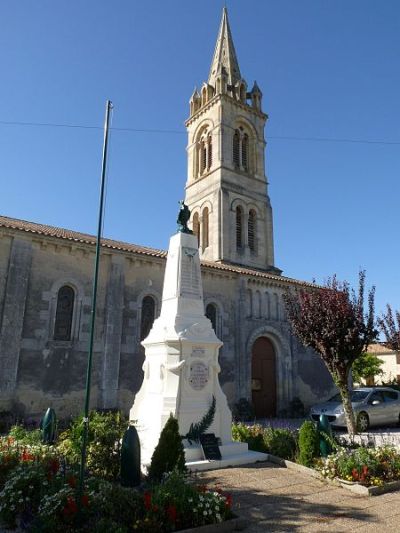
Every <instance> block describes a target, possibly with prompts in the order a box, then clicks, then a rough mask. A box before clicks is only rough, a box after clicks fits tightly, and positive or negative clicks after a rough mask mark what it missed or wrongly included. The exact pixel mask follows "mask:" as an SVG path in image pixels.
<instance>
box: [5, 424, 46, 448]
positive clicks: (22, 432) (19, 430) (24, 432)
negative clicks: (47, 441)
mask: <svg viewBox="0 0 400 533" xmlns="http://www.w3.org/2000/svg"><path fill="white" fill-rule="evenodd" d="M8 436H9V437H11V438H13V439H15V440H16V441H18V443H19V444H40V443H41V442H42V434H41V431H40V429H31V430H29V429H25V428H24V427H23V426H20V425H18V424H17V425H15V426H12V428H11V429H10V431H9V433H8Z"/></svg>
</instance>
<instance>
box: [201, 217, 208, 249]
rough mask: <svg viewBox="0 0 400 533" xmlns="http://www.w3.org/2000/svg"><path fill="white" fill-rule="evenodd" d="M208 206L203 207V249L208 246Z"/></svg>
mask: <svg viewBox="0 0 400 533" xmlns="http://www.w3.org/2000/svg"><path fill="white" fill-rule="evenodd" d="M208 218H209V217H208V207H205V208H204V209H203V215H202V224H203V228H202V229H203V231H202V239H203V243H202V245H203V250H205V249H206V248H207V246H208V244H209V243H208Z"/></svg>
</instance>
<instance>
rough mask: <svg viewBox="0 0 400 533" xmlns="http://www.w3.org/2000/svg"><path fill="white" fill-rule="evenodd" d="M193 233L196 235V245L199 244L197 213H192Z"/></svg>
mask: <svg viewBox="0 0 400 533" xmlns="http://www.w3.org/2000/svg"><path fill="white" fill-rule="evenodd" d="M193 233H194V234H195V235H196V237H197V245H198V246H200V220H199V214H198V213H195V214H194V215H193Z"/></svg>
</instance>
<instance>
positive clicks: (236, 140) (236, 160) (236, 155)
mask: <svg viewBox="0 0 400 533" xmlns="http://www.w3.org/2000/svg"><path fill="white" fill-rule="evenodd" d="M232 155H233V165H234V166H235V168H240V133H239V130H235V133H234V135H233V154H232Z"/></svg>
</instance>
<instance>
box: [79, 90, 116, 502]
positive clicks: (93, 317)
mask: <svg viewBox="0 0 400 533" xmlns="http://www.w3.org/2000/svg"><path fill="white" fill-rule="evenodd" d="M112 107H113V105H112V102H110V100H107V102H106V118H105V121H104V141H103V159H102V165H101V184H100V204H99V219H98V226H97V242H96V256H95V260H94V276H93V292H92V311H91V319H90V339H89V351H88V361H87V371H86V396H85V410H84V415H83V440H82V456H81V467H80V476H79V492H80V494H82V493H83V485H84V476H85V463H86V448H87V440H88V432H89V403H90V382H91V373H92V359H93V343H94V326H95V321H96V300H97V280H98V277H99V260H100V246H101V242H100V241H101V231H102V227H103V205H104V188H105V181H106V179H105V178H106V168H107V148H108V126H109V122H110V111H111V109H112Z"/></svg>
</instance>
